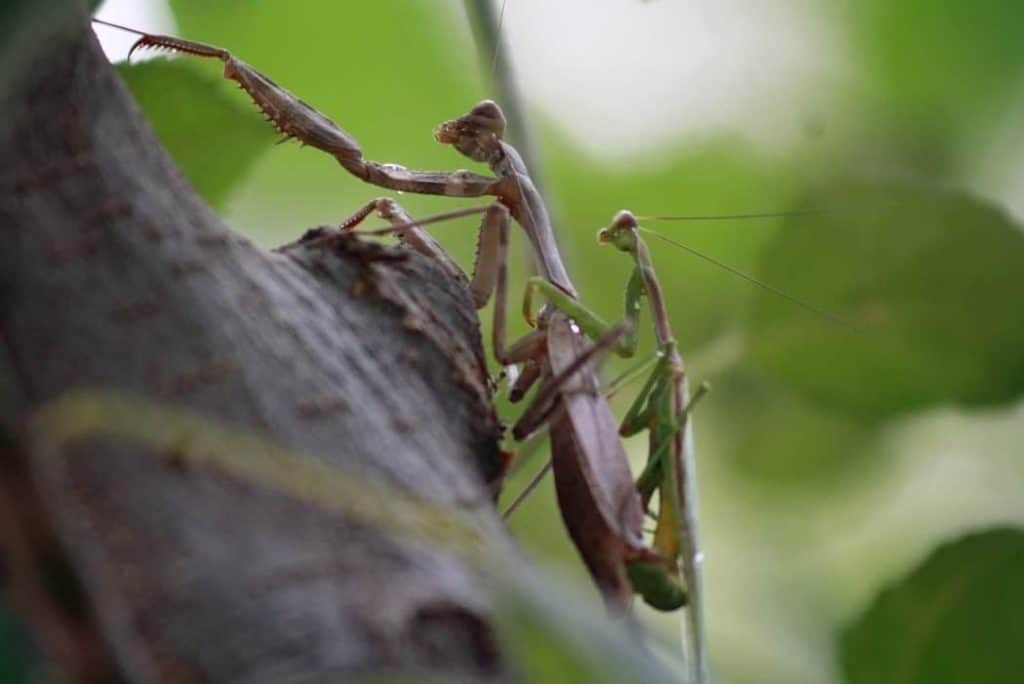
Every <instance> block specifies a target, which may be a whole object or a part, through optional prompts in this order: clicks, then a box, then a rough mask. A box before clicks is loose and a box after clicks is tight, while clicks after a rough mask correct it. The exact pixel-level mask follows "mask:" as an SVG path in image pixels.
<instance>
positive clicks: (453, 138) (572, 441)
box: [96, 20, 707, 682]
mask: <svg viewBox="0 0 1024 684" xmlns="http://www.w3.org/2000/svg"><path fill="white" fill-rule="evenodd" d="M96 21H99V20H96ZM100 23H106V22H100ZM112 26H114V27H115V28H119V29H124V30H128V31H131V32H134V33H136V34H138V35H139V36H140V38H139V39H138V41H137V42H136V44H135V46H134V47H133V48H132V49H133V50H135V49H137V48H159V49H166V50H171V51H176V52H181V53H186V54H191V55H195V56H199V57H206V58H215V59H219V60H220V61H222V62H223V64H224V75H225V77H226V78H229V79H232V80H234V81H236V82H237V83H238V84H239V85H240V86H241V87H242V88H243V89H244V90H245V91H246V92H247V93H248V95H249V96H250V97H251V98H252V100H253V101H254V102H255V103H256V105H257V106H258V107H259V108H260V110H261V111H262V112H263V113H264V114H265V116H266V117H267V119H268V120H269V121H270V123H271V124H272V125H273V126H274V127H275V128H276V129H277V130H278V131H279V132H281V133H282V134H283V135H284V136H285V138H286V139H287V138H294V139H297V140H299V141H300V142H302V143H304V144H306V145H308V146H311V147H315V148H317V149H319V150H321V151H324V152H327V153H328V154H330V155H332V156H333V157H334V158H335V159H336V160H337V161H338V163H339V164H340V165H341V166H342V167H343V168H345V169H346V170H347V171H349V172H350V173H351V174H353V175H354V176H356V177H357V178H359V179H360V180H363V181H365V182H367V183H370V184H373V185H377V186H380V187H384V188H387V189H390V190H395V191H400V192H415V193H423V194H433V195H445V196H450V197H462V198H474V197H486V196H489V197H493V198H494V201H493V202H492V203H491V204H490V205H488V206H487V207H485V208H482V209H479V208H477V209H472V210H469V211H472V212H479V213H483V219H482V222H481V228H480V234H479V239H478V249H477V255H476V259H475V263H474V267H473V271H472V276H471V277H470V278H469V279H468V287H469V290H470V292H471V293H472V296H473V300H474V302H475V303H476V305H477V306H478V307H482V306H484V305H485V304H486V303H487V302H488V300H489V299H490V298H491V295H492V294H493V295H494V300H495V305H494V311H493V314H494V322H493V326H492V344H493V348H494V354H495V357H496V358H497V359H498V360H499V362H500V363H501V364H503V365H520V366H521V367H522V373H521V374H520V375H519V377H518V379H517V380H516V381H515V382H514V383H513V387H512V394H513V395H514V396H515V397H522V396H524V395H525V394H526V393H527V391H528V390H529V389H530V388H531V387H533V386H534V385H539V387H538V389H537V391H536V394H535V396H534V398H533V400H532V401H531V403H530V404H529V405H528V407H527V409H526V410H525V411H524V412H523V414H522V416H521V417H520V419H519V420H518V421H517V422H516V424H515V425H514V426H513V427H512V430H511V433H512V435H513V437H515V438H516V439H522V438H523V437H525V436H526V435H529V434H531V433H533V432H535V431H536V430H538V429H539V428H540V427H542V426H543V425H545V424H546V425H547V428H548V431H549V434H550V438H551V450H552V464H553V470H554V475H555V484H556V490H557V493H558V499H559V507H560V510H561V513H562V517H563V519H564V521H565V524H566V527H567V529H568V531H569V534H570V536H571V538H572V539H573V542H574V543H575V545H576V547H577V549H578V550H579V552H580V555H581V557H582V558H583V561H584V563H585V564H586V566H587V568H588V570H589V571H590V574H591V576H592V577H593V579H594V581H595V584H596V585H597V587H598V589H599V590H600V592H601V594H602V596H603V598H604V600H605V602H606V604H607V606H608V607H609V610H610V611H611V612H613V613H615V614H623V613H625V612H627V611H628V609H629V606H630V604H631V602H632V599H633V597H634V595H639V596H641V597H642V598H643V599H644V601H645V602H647V603H648V604H650V605H652V606H654V607H655V608H658V609H661V610H667V611H671V610H677V609H680V608H683V607H686V610H687V622H688V629H687V651H688V656H689V657H688V661H689V667H690V670H691V673H692V679H693V680H694V681H698V682H702V681H706V680H707V657H706V638H705V636H704V633H705V631H704V626H703V609H702V604H703V597H702V582H701V577H700V551H699V544H698V536H697V528H696V514H695V505H696V503H695V483H694V477H695V473H694V468H693V448H692V434H691V431H690V424H689V420H688V416H689V412H690V411H691V409H692V407H693V405H694V403H695V402H696V401H697V400H698V399H699V398H700V397H701V396H702V395H703V394H704V392H705V391H706V386H703V385H702V386H701V388H700V389H698V390H697V392H696V393H695V394H694V396H693V398H690V397H689V396H688V389H687V379H686V374H685V372H684V367H683V363H682V359H681V356H680V354H679V352H678V350H677V348H676V345H675V342H674V340H673V336H672V333H671V330H670V328H669V324H668V316H667V312H666V305H665V301H664V297H663V296H662V292H661V288H660V287H659V286H658V283H657V280H656V278H655V274H654V269H653V266H652V265H651V260H650V254H649V251H648V249H647V247H646V245H645V244H644V243H643V241H642V239H640V238H639V232H638V226H637V225H636V221H635V219H634V218H633V216H632V215H631V214H629V213H628V212H623V213H621V214H619V216H617V217H616V219H615V221H614V222H613V223H612V225H611V226H610V227H609V228H606V229H604V230H603V231H602V233H601V234H600V235H601V241H602V242H605V243H609V244H612V245H614V246H615V247H616V248H618V249H620V250H622V251H624V252H627V253H629V254H631V255H632V256H633V258H634V260H635V269H634V273H633V275H632V277H631V278H630V280H629V283H628V285H627V287H626V311H625V316H624V319H625V320H624V322H623V323H620V324H618V325H609V324H607V323H605V322H604V321H602V320H601V319H600V318H598V317H597V316H596V315H594V314H593V313H591V312H590V310H589V309H588V308H586V307H585V306H584V305H583V304H581V303H580V302H579V300H578V297H577V293H576V289H575V288H574V286H573V284H572V282H571V281H570V279H569V275H568V272H567V269H566V268H565V266H564V263H563V260H562V257H561V255H560V253H559V251H558V248H557V245H556V242H555V239H554V230H553V227H552V225H551V220H550V218H549V214H548V211H547V209H546V206H545V203H544V200H543V198H542V197H541V195H540V193H539V192H538V191H537V189H536V186H535V184H534V183H533V181H532V180H531V178H530V175H529V172H528V170H527V169H526V166H525V164H524V163H523V161H522V159H521V157H520V155H519V153H518V152H517V151H516V150H515V149H514V148H513V147H512V146H511V145H509V144H508V143H507V142H505V140H504V139H503V134H504V130H505V123H506V122H505V117H504V114H503V113H502V111H501V109H500V108H499V107H498V105H496V104H495V103H494V102H491V101H489V100H485V101H482V102H480V103H478V104H477V105H475V106H474V107H473V108H472V109H471V110H470V111H469V112H468V113H467V114H465V115H463V116H462V117H459V118H457V119H453V120H450V121H447V122H444V123H442V124H441V125H439V126H438V127H437V128H436V129H435V138H436V139H437V140H438V141H439V142H441V143H445V144H449V145H452V146H453V147H455V148H456V150H458V151H459V152H460V153H462V154H463V155H465V156H467V157H468V158H470V159H472V160H474V161H476V162H480V163H483V164H486V165H487V166H488V167H489V168H490V169H491V172H492V173H493V175H492V176H488V175H483V174H478V173H473V172H470V171H464V170H459V171H454V172H444V171H417V170H409V169H406V168H405V167H402V166H398V165H395V164H382V163H378V162H374V161H370V160H367V159H365V158H364V157H363V154H362V150H361V149H360V147H359V145H358V143H357V142H356V141H355V139H354V138H353V137H352V136H351V135H350V134H348V133H347V132H346V131H344V130H343V129H342V128H340V127H339V126H337V124H335V123H334V122H333V121H331V120H330V119H329V118H327V117H326V116H324V115H323V114H321V113H320V112H319V111H317V110H316V109H314V108H313V107H311V106H310V105H308V104H306V103H305V102H303V101H302V100H300V99H299V98H297V97H296V96H294V95H292V94H291V93H290V92H288V91H287V90H285V89H284V88H282V87H280V86H278V85H277V84H275V83H274V82H273V81H271V80H270V79H269V78H267V77H266V76H264V75H263V74H261V73H260V72H259V71H257V70H255V69H253V68H252V67H251V66H249V65H247V64H245V63H244V62H242V61H240V60H238V59H237V58H235V57H234V56H233V55H232V54H231V53H230V52H228V51H227V50H224V49H222V48H219V47H216V46H213V45H208V44H204V43H199V42H195V41H190V40H184V39H180V38H176V37H173V36H163V35H155V34H149V33H145V32H141V31H136V30H134V29H128V28H126V27H123V26H117V25H112ZM374 211H376V212H378V213H379V214H381V215H382V216H383V217H384V218H386V219H388V220H390V221H391V223H392V227H391V228H390V229H388V230H389V231H390V232H396V233H398V234H399V235H400V236H402V237H403V238H404V239H405V240H406V241H407V242H408V243H409V244H410V246H412V247H413V248H414V249H417V250H418V251H420V252H423V253H425V254H427V255H429V256H431V257H433V258H435V259H437V260H438V261H439V262H440V263H441V264H442V267H443V268H445V270H446V271H448V272H449V273H450V274H451V275H452V276H453V277H464V276H463V275H462V271H461V269H459V268H458V266H457V265H455V264H454V263H453V262H451V260H450V259H448V257H447V255H445V254H444V252H443V250H441V249H440V247H438V246H437V245H436V243H434V242H433V240H432V239H431V238H430V237H429V235H428V234H427V233H426V232H425V231H423V230H422V228H421V225H422V224H424V223H426V221H420V222H418V223H417V222H416V221H413V220H412V219H411V217H409V216H408V215H406V214H404V212H402V211H401V208H400V207H398V206H397V204H395V203H394V202H392V201H391V200H385V199H381V200H374V201H372V202H370V203H368V204H366V205H365V206H364V207H363V208H362V209H360V210H359V211H358V212H356V214H355V215H353V217H352V218H351V219H349V220H347V221H345V222H344V223H343V224H342V229H343V230H345V231H350V230H354V229H355V226H356V225H357V224H358V223H359V222H360V221H362V220H363V219H364V218H366V217H367V216H368V215H370V214H371V213H373V212H374ZM460 213H461V214H465V213H468V212H467V211H465V210H464V211H462V212H450V213H449V215H448V216H451V215H453V214H460ZM513 220H514V221H515V223H517V224H518V225H519V226H520V227H521V228H522V229H523V230H524V232H525V234H526V236H527V238H528V240H529V242H530V245H531V248H532V252H533V255H534V257H535V261H536V266H537V271H538V273H539V276H538V277H536V278H534V279H532V280H531V281H530V283H529V285H528V288H527V292H526V297H525V302H524V310H525V311H526V313H527V317H528V319H529V320H530V322H531V323H532V324H533V330H532V331H531V332H530V333H528V334H527V335H526V336H525V337H523V338H522V339H520V340H517V341H515V342H512V343H508V342H507V340H506V309H507V294H508V282H507V263H506V261H507V260H506V255H507V250H508V240H509V232H510V225H511V222H512V221H513ZM538 294H539V295H542V296H544V297H545V299H546V300H547V301H548V303H549V305H548V306H545V307H543V308H542V309H541V310H540V312H539V314H538V315H534V314H533V307H532V301H533V298H534V297H535V296H536V295H538ZM645 297H646V298H647V299H648V300H649V302H650V305H651V309H652V314H653V315H652V320H653V323H654V329H655V334H656V337H657V340H658V347H659V352H658V357H657V360H656V361H655V364H654V368H653V371H652V372H651V373H650V375H649V377H648V379H647V381H646V382H645V383H644V386H643V389H642V390H641V393H640V396H639V397H638V399H637V400H636V401H635V402H634V404H633V406H632V407H631V408H630V410H629V411H628V412H627V415H626V417H625V419H624V421H623V422H622V425H621V428H617V427H616V424H615V422H614V420H613V418H612V414H611V411H610V409H609V407H608V405H607V402H606V401H605V398H604V396H603V395H602V392H601V388H600V385H599V383H598V381H597V376H596V374H595V371H594V370H593V362H594V360H595V358H596V357H597V356H598V355H600V354H603V353H605V352H607V351H609V350H615V351H616V352H618V353H620V354H625V355H628V354H631V353H633V352H634V351H635V349H636V340H637V337H636V330H637V327H638V322H639V321H638V317H639V313H640V310H641V307H642V299H644V298H645ZM587 337H589V338H591V339H592V340H594V342H593V344H588V343H587V341H586V338H587ZM644 429H648V430H649V434H650V448H649V455H648V462H647V466H646V467H645V468H644V470H643V472H642V473H641V474H640V476H639V478H638V479H636V480H634V478H633V476H632V474H631V472H630V470H629V466H628V463H627V461H626V455H625V450H624V447H623V445H622V442H621V439H620V433H621V434H633V433H637V432H639V431H642V430H644ZM655 493H657V494H658V496H659V507H658V513H657V527H656V529H655V532H654V537H653V541H652V542H651V543H650V544H648V543H647V542H645V539H644V533H643V519H644V512H645V510H646V509H647V507H648V503H649V501H650V500H651V499H652V498H653V496H654V494H655Z"/></svg>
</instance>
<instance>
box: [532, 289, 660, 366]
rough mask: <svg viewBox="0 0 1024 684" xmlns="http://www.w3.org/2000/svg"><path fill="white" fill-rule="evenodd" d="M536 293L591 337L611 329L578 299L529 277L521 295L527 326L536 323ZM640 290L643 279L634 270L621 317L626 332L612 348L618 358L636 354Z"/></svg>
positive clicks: (596, 336)
mask: <svg viewBox="0 0 1024 684" xmlns="http://www.w3.org/2000/svg"><path fill="white" fill-rule="evenodd" d="M538 293H539V294H541V295H543V296H544V298H545V299H547V300H548V302H549V303H550V304H551V305H552V306H554V307H555V308H556V309H558V310H560V311H562V312H563V313H564V314H565V315H567V316H569V317H570V318H571V319H573V320H574V321H575V322H576V325H578V326H579V327H580V330H582V331H583V333H584V334H585V335H586V336H587V337H589V338H590V339H592V340H596V339H598V338H600V337H601V336H602V335H604V334H605V333H607V332H608V331H609V330H610V329H611V328H612V324H611V323H608V322H607V321H605V320H604V319H603V318H601V317H600V316H598V315H597V314H596V313H594V312H593V311H591V310H590V309H588V308H587V307H586V306H584V305H583V304H582V303H581V302H580V301H579V300H578V299H574V298H573V297H571V296H569V295H568V294H566V293H565V292H564V291H563V290H561V289H560V288H559V287H558V286H556V285H553V284H551V283H550V282H548V281H547V280H544V279H543V278H538V277H534V278H530V280H529V281H527V283H526V293H525V295H524V296H523V316H524V317H525V318H526V321H527V322H528V323H529V324H530V325H531V326H532V325H535V324H536V321H535V319H534V315H533V307H534V301H533V300H534V298H535V297H536V296H537V294H538ZM644 293H645V290H644V283H643V279H642V278H641V277H640V274H639V273H638V272H637V271H636V270H634V271H633V275H632V276H631V277H630V279H629V283H628V284H627V285H626V305H625V314H626V315H625V316H624V321H625V322H626V324H627V328H626V332H625V334H624V335H623V336H622V338H621V339H620V340H619V342H618V343H617V344H616V345H615V349H614V351H615V353H616V354H618V355H619V356H621V357H624V358H629V357H631V356H633V355H634V354H636V347H637V335H636V330H637V322H638V320H639V316H640V310H641V308H642V300H643V297H644Z"/></svg>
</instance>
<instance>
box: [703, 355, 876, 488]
mask: <svg viewBox="0 0 1024 684" xmlns="http://www.w3.org/2000/svg"><path fill="white" fill-rule="evenodd" d="M714 396H715V397H716V398H718V401H709V402H708V405H707V406H706V407H701V409H700V414H698V415H700V416H701V418H702V420H706V422H707V423H713V424H714V427H715V432H716V434H719V435H721V437H719V439H724V440H725V443H724V444H723V445H722V454H721V455H722V456H723V457H725V458H727V459H729V460H730V461H731V465H732V466H733V468H735V469H736V471H737V472H738V473H739V474H741V475H743V476H744V478H746V479H748V480H750V481H752V482H755V483H757V484H759V485H767V486H771V487H783V488H786V490H787V491H791V490H794V489H800V490H801V491H802V492H803V493H806V494H808V495H812V496H813V495H817V496H832V495H834V494H835V491H836V490H835V488H836V487H842V488H843V489H844V490H848V489H849V487H850V486H851V478H856V479H860V478H863V477H864V476H865V474H866V473H869V472H873V471H871V469H870V468H869V467H868V466H869V462H871V461H873V460H877V458H878V456H880V452H879V450H878V449H877V448H876V438H877V433H876V430H874V429H873V425H872V424H865V423H863V422H861V421H857V420H854V419H851V418H850V416H848V415H846V414H842V413H836V412H830V411H828V410H825V409H823V408H822V407H820V406H819V405H817V404H815V403H813V402H809V401H806V400H805V399H803V398H801V397H800V396H798V395H794V393H793V392H791V391H789V390H787V389H786V388H785V387H782V386H780V385H779V383H777V382H774V381H772V380H771V379H769V378H765V377H763V376H760V375H757V374H754V373H750V372H744V371H737V372H733V373H729V374H727V375H726V376H724V377H722V378H721V379H716V381H715V395H714ZM705 412H706V413H705ZM705 416H706V418H705Z"/></svg>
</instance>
